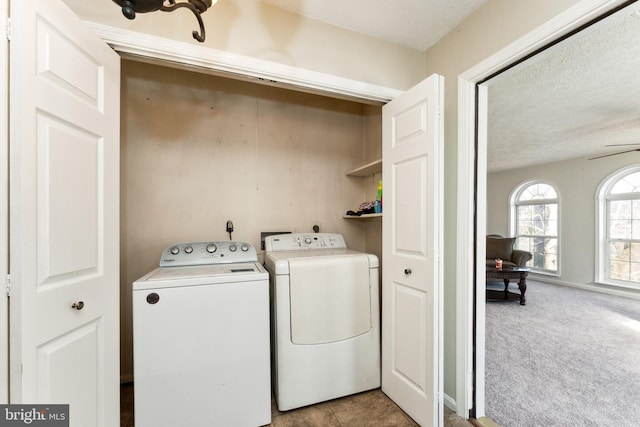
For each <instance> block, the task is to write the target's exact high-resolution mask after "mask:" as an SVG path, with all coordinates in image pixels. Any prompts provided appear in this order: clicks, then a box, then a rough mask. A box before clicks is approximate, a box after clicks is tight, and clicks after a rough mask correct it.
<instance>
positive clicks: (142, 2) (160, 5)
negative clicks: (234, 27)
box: [113, 0, 212, 43]
mask: <svg viewBox="0 0 640 427" xmlns="http://www.w3.org/2000/svg"><path fill="white" fill-rule="evenodd" d="M165 1H166V3H167V4H165ZM113 2H114V3H116V4H117V5H118V6H120V7H122V14H123V15H124V16H125V17H126V18H127V19H135V17H136V13H147V12H155V11H156V10H161V11H163V12H173V11H174V10H176V9H178V8H181V7H186V8H187V9H189V10H191V12H193V14H194V15H195V17H196V19H197V20H198V25H199V26H200V32H198V31H193V33H192V34H193V38H194V39H196V40H198V41H199V42H201V43H202V42H204V38H205V32H204V23H203V22H202V17H201V16H200V14H202V13H204V12H206V11H207V9H208V8H209V7H211V5H212V0H188V2H182V3H176V1H175V0H113Z"/></svg>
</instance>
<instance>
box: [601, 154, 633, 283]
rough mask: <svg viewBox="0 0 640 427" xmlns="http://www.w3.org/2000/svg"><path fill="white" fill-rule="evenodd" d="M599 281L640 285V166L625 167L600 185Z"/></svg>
mask: <svg viewBox="0 0 640 427" xmlns="http://www.w3.org/2000/svg"><path fill="white" fill-rule="evenodd" d="M597 235H598V237H599V238H598V240H599V244H598V245H597V248H596V250H597V252H598V256H597V258H596V262H597V268H596V281H599V282H604V283H613V284H622V285H631V286H634V287H637V286H638V285H639V284H640V165H635V166H630V167H626V168H623V169H621V170H619V171H617V172H615V173H613V174H612V175H610V176H609V177H608V178H607V179H605V180H604V181H603V182H602V184H601V185H600V187H599V188H598V233H597Z"/></svg>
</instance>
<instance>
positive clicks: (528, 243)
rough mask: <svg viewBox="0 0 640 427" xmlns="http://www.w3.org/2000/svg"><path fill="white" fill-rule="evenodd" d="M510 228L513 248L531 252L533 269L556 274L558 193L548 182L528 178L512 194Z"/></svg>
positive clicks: (530, 265) (557, 262) (529, 264)
mask: <svg viewBox="0 0 640 427" xmlns="http://www.w3.org/2000/svg"><path fill="white" fill-rule="evenodd" d="M511 218H512V222H511V229H512V235H513V236H514V237H516V244H515V246H516V248H517V249H522V250H525V251H529V252H531V254H532V255H533V258H532V259H531V260H530V261H529V262H528V263H527V265H528V266H529V267H531V269H532V270H533V271H536V272H540V273H548V274H558V265H559V260H558V254H559V251H558V192H557V191H556V189H555V188H554V187H553V186H552V185H550V184H547V183H544V182H540V181H530V182H526V183H524V184H522V185H520V186H519V187H518V188H516V189H515V191H514V192H513V193H512V197H511Z"/></svg>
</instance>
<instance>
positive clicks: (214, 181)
mask: <svg viewBox="0 0 640 427" xmlns="http://www.w3.org/2000/svg"><path fill="white" fill-rule="evenodd" d="M120 128H121V131H120V132H121V153H120V156H121V158H120V161H121V164H120V170H121V175H120V178H121V182H120V185H121V189H120V190H121V199H120V202H121V206H120V215H121V217H120V227H121V228H120V230H121V233H120V234H121V236H120V237H121V240H120V287H121V292H120V295H121V326H120V328H121V334H120V339H121V347H120V348H121V350H120V351H121V379H122V381H123V382H126V381H131V380H132V379H133V352H132V348H133V329H132V320H131V319H132V307H131V284H132V283H133V282H134V281H135V280H136V279H137V278H139V277H141V276H142V275H143V274H145V273H146V272H148V271H150V270H152V269H153V268H155V267H157V265H158V260H159V256H160V254H161V253H162V251H163V250H164V249H165V248H166V247H167V246H168V245H170V244H172V243H174V242H182V241H202V240H226V239H228V238H229V235H228V233H227V232H226V223H227V221H228V220H233V224H234V233H233V238H234V239H236V240H242V241H246V242H249V243H251V244H252V245H253V246H254V247H255V248H256V249H258V254H259V260H260V262H262V260H263V256H264V254H263V252H262V251H261V250H260V248H261V242H260V233H261V232H263V231H281V230H289V231H296V232H313V226H314V225H319V227H320V231H321V232H332V233H340V234H342V235H343V236H344V238H345V240H346V241H347V242H348V244H349V247H350V248H352V249H354V250H359V251H363V252H368V253H372V254H375V255H377V256H378V258H380V259H381V257H382V221H380V220H377V221H371V222H362V221H354V220H348V219H343V215H344V214H345V212H347V211H348V210H357V208H358V207H359V205H360V204H361V203H362V202H365V201H372V200H374V199H375V198H376V192H377V183H378V181H379V180H381V179H382V177H381V173H376V174H373V175H371V176H369V177H364V178H359V177H352V176H347V172H349V171H350V170H353V169H354V168H357V167H359V166H361V165H363V164H367V163H370V162H373V161H375V160H379V159H380V158H381V157H382V109H381V106H376V105H370V104H363V103H358V102H354V101H348V100H343V99H337V98H331V97H326V96H321V95H316V94H309V93H304V92H298V91H294V90H290V89H284V88H279V87H274V86H268V85H262V84H256V83H251V82H246V81H241V80H235V79H230V78H224V77H219V76H213V75H209V74H204V73H198V72H194V71H185V70H180V69H175V68H170V67H164V66H160V65H154V64H148V63H144V62H138V61H131V60H123V61H122V76H121V123H120Z"/></svg>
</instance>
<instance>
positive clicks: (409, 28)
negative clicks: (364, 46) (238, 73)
mask: <svg viewBox="0 0 640 427" xmlns="http://www.w3.org/2000/svg"><path fill="white" fill-rule="evenodd" d="M260 1H262V2H263V3H267V4H270V5H272V6H276V7H278V8H280V9H284V10H287V11H290V12H294V13H297V14H300V15H304V16H307V17H309V18H313V19H316V20H319V21H323V22H326V23H328V24H332V25H335V26H338V27H342V28H346V29H348V30H352V31H356V32H359V33H363V34H367V35H370V36H373V37H377V38H381V39H385V40H388V41H390V42H392V43H396V44H400V45H403V46H408V47H411V48H414V49H418V50H422V51H424V50H427V49H428V48H429V47H430V46H432V45H433V44H435V43H436V42H437V41H438V40H439V39H440V38H441V37H442V36H444V35H445V34H446V33H448V32H449V31H450V30H452V29H453V28H454V27H456V26H457V25H458V24H459V23H460V22H462V21H463V20H464V18H465V17H466V16H467V15H469V14H471V12H473V11H474V10H475V9H476V8H477V7H478V6H480V5H481V4H482V3H484V2H485V0H455V1H451V0H394V1H389V0H260Z"/></svg>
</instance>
